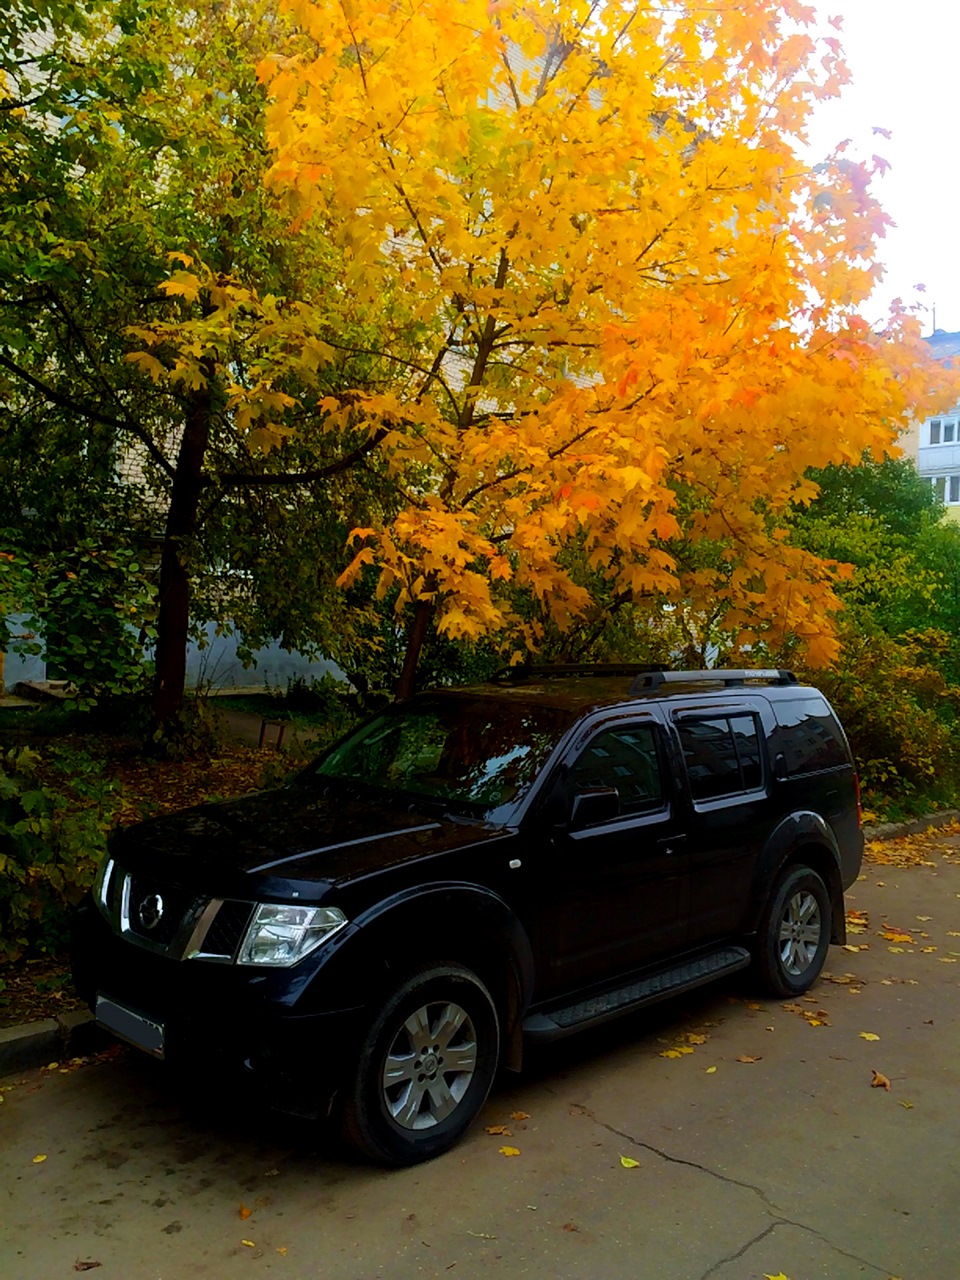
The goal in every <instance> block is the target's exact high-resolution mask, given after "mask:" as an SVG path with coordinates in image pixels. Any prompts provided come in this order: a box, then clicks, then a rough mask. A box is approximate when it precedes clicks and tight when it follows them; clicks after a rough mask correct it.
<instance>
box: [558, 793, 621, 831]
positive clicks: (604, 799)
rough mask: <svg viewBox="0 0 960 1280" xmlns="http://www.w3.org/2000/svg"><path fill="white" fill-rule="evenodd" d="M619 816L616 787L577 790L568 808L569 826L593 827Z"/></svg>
mask: <svg viewBox="0 0 960 1280" xmlns="http://www.w3.org/2000/svg"><path fill="white" fill-rule="evenodd" d="M619 816H620V792H619V791H618V790H617V788H616V787H590V788H589V790H586V791H578V792H577V794H576V795H575V796H574V797H573V805H572V806H571V808H570V826H571V827H572V828H573V829H574V830H577V829H579V828H580V827H595V826H597V825H599V823H601V822H609V821H610V819H611V818H619Z"/></svg>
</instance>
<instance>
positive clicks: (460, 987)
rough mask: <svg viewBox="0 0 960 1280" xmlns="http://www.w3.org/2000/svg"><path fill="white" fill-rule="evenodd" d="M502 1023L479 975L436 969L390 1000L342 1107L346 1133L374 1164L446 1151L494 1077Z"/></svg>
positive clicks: (407, 1162) (405, 984)
mask: <svg viewBox="0 0 960 1280" xmlns="http://www.w3.org/2000/svg"><path fill="white" fill-rule="evenodd" d="M499 1056H500V1025H499V1019H498V1017H497V1010H496V1006H495V1004H494V1002H493V999H492V997H491V995H490V992H489V991H488V990H487V988H486V987H485V986H484V985H483V983H482V982H481V981H480V979H479V978H478V977H477V976H476V974H474V973H471V972H470V970H469V969H465V968H462V967H461V966H460V965H455V964H438V965H433V966H431V967H429V968H424V969H421V970H419V971H417V972H416V973H414V974H412V975H411V976H410V977H409V978H408V979H407V980H406V981H405V982H403V983H402V984H401V985H400V986H398V987H397V989H396V990H395V991H394V992H393V993H392V994H391V995H390V996H389V997H388V998H387V999H386V1001H385V1002H384V1003H383V1005H382V1006H381V1008H380V1010H379V1012H378V1013H377V1014H376V1016H375V1017H374V1019H373V1022H372V1023H371V1025H370V1029H369V1031H368V1032H367V1035H366V1037H365V1039H364V1041H363V1045H362V1047H361V1050H360V1056H359V1060H358V1062H357V1069H356V1071H355V1072H354V1074H353V1077H352V1079H351V1080H350V1081H349V1083H348V1085H347V1087H346V1090H345V1093H344V1096H343V1101H342V1106H341V1116H340V1120H341V1125H340V1127H341V1133H342V1135H343V1136H344V1137H345V1138H346V1140H347V1141H348V1142H349V1144H350V1145H351V1146H353V1147H354V1148H355V1149H357V1150H358V1151H360V1152H361V1153H362V1154H363V1155H365V1156H367V1157H368V1158H369V1159H371V1160H373V1161H375V1162H376V1163H378V1164H384V1165H390V1166H394V1167H397V1166H401V1165H410V1164H418V1163H419V1162H420V1161H422V1160H432V1159H433V1158H434V1157H435V1156H439V1155H442V1154H443V1153H444V1152H445V1151H449V1149H450V1148H451V1147H452V1146H454V1145H455V1143H457V1142H458V1141H459V1140H460V1138H461V1137H462V1136H463V1134H464V1133H465V1132H466V1130H467V1129H468V1128H469V1126H470V1124H471V1123H472V1122H473V1120H474V1119H475V1118H476V1116H477V1115H478V1113H479V1112H480V1109H481V1108H482V1106H483V1104H484V1102H485V1101H486V1099H487V1094H488V1093H489V1092H490V1086H491V1085H492V1084H493V1080H494V1077H495V1075H496V1073H497V1063H498V1061H499Z"/></svg>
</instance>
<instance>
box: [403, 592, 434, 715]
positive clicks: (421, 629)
mask: <svg viewBox="0 0 960 1280" xmlns="http://www.w3.org/2000/svg"><path fill="white" fill-rule="evenodd" d="M433 610H434V604H433V601H432V600H418V601H417V603H416V606H415V607H414V611H413V624H412V626H411V627H410V634H409V636H408V637H407V651H406V653H405V654H404V655H403V670H402V671H401V672H400V679H399V680H398V681H397V693H396V700H397V702H402V701H403V700H404V698H409V697H410V695H411V694H412V693H413V692H414V690H415V689H416V686H417V663H418V662H419V661H420V653H421V650H422V649H423V642H424V640H426V638H427V630H428V629H429V626H430V619H431V618H432V617H433Z"/></svg>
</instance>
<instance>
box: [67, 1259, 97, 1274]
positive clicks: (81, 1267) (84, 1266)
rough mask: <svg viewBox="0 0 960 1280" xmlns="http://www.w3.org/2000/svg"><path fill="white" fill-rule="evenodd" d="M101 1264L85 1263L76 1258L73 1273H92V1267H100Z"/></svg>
mask: <svg viewBox="0 0 960 1280" xmlns="http://www.w3.org/2000/svg"><path fill="white" fill-rule="evenodd" d="M102 1266H103V1263H102V1262H92V1261H91V1262H85V1261H84V1260H83V1258H78V1259H77V1260H76V1262H75V1263H74V1264H73V1269H74V1271H92V1270H93V1269H94V1267H102Z"/></svg>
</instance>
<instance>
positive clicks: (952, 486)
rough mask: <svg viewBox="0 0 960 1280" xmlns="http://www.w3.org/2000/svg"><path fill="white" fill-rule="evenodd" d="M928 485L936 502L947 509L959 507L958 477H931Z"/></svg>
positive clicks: (959, 489) (959, 484)
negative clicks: (930, 486)
mask: <svg viewBox="0 0 960 1280" xmlns="http://www.w3.org/2000/svg"><path fill="white" fill-rule="evenodd" d="M930 484H931V485H932V486H933V492H934V493H935V494H936V497H937V501H938V502H942V503H943V504H944V505H945V506H947V507H956V506H960V475H957V476H931V477H930Z"/></svg>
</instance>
